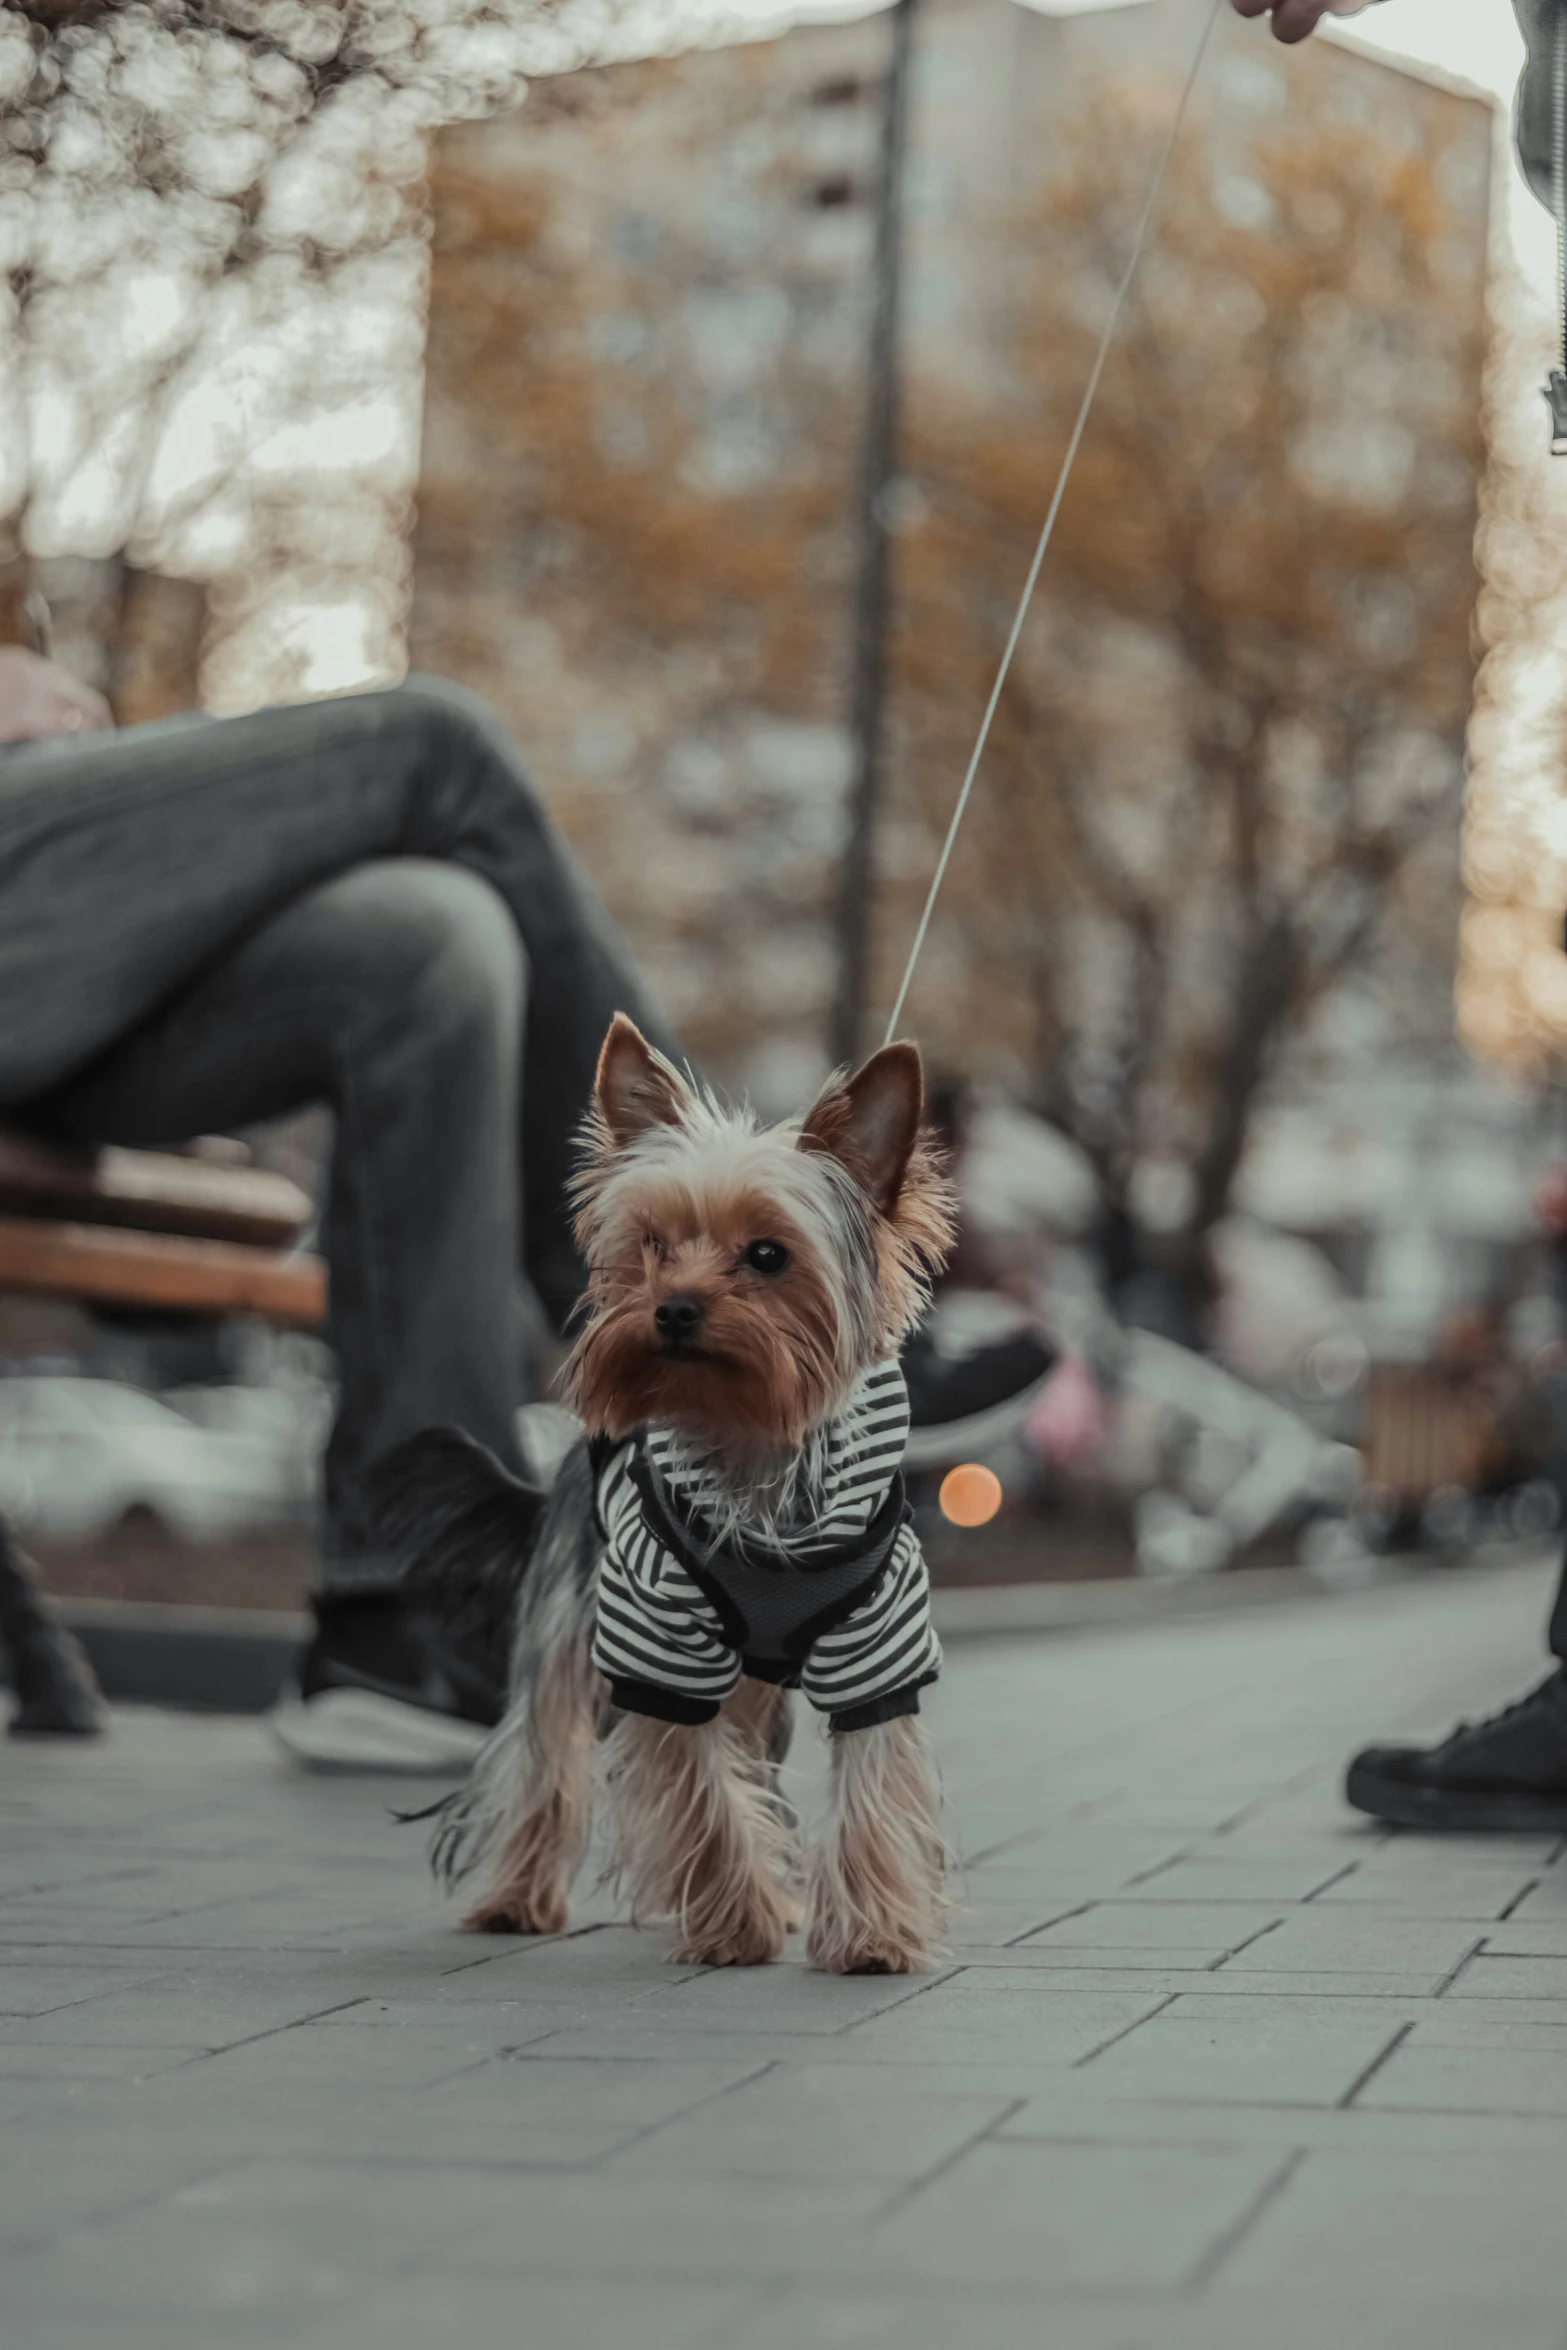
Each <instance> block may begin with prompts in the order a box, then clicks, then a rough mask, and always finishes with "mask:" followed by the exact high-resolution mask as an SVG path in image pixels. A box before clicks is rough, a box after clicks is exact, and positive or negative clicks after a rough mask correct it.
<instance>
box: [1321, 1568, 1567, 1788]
mask: <svg viewBox="0 0 1567 2350" xmlns="http://www.w3.org/2000/svg"><path fill="white" fill-rule="evenodd" d="M1547 1637H1548V1640H1549V1644H1550V1650H1551V1654H1552V1655H1553V1656H1554V1657H1555V1658H1556V1659H1557V1660H1558V1661H1557V1665H1556V1669H1555V1671H1554V1672H1552V1673H1550V1674H1548V1675H1547V1676H1546V1678H1545V1679H1544V1680H1543V1681H1541V1682H1540V1683H1539V1684H1538V1686H1537V1687H1536V1688H1534V1689H1531V1690H1530V1691H1529V1692H1528V1693H1527V1695H1525V1696H1523V1697H1521V1698H1519V1699H1518V1701H1517V1703H1516V1704H1514V1705H1509V1706H1506V1707H1504V1709H1503V1710H1502V1712H1501V1713H1499V1714H1492V1715H1489V1716H1488V1717H1487V1718H1486V1719H1485V1720H1484V1721H1479V1722H1460V1723H1459V1725H1458V1727H1457V1729H1456V1730H1454V1731H1453V1732H1452V1734H1451V1736H1449V1737H1447V1738H1444V1739H1443V1740H1442V1741H1441V1742H1440V1743H1439V1744H1438V1745H1435V1746H1368V1747H1367V1748H1365V1750H1364V1751H1363V1752H1362V1753H1360V1754H1357V1755H1356V1756H1355V1758H1354V1760H1353V1762H1352V1763H1351V1764H1350V1766H1349V1774H1348V1777H1347V1779H1346V1781H1345V1793H1346V1794H1347V1796H1348V1797H1349V1800H1350V1802H1351V1803H1352V1804H1354V1806H1355V1808H1356V1809H1357V1810H1358V1811H1364V1812H1369V1813H1370V1814H1371V1815H1372V1817H1373V1818H1374V1819H1379V1820H1388V1821H1391V1822H1392V1824H1393V1825H1394V1826H1395V1827H1400V1828H1447V1829H1459V1830H1465V1831H1467V1832H1469V1833H1470V1834H1475V1833H1482V1834H1483V1833H1485V1832H1486V1831H1487V1830H1495V1831H1498V1832H1503V1831H1508V1830H1521V1831H1529V1832H1532V1833H1534V1834H1540V1833H1542V1832H1543V1833H1545V1834H1555V1833H1558V1832H1560V1833H1562V1834H1567V1562H1564V1564H1563V1569H1562V1575H1561V1580H1560V1582H1559V1583H1558V1585H1557V1590H1556V1601H1555V1605H1554V1606H1553V1608H1552V1610H1551V1617H1550V1624H1549V1628H1548V1634H1547Z"/></svg>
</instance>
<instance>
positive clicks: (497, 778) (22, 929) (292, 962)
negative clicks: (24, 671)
mask: <svg viewBox="0 0 1567 2350" xmlns="http://www.w3.org/2000/svg"><path fill="white" fill-rule="evenodd" d="M617 1010H623V1011H627V1012H629V1013H630V1014H631V1016H632V1017H633V1018H634V1019H635V1020H636V1021H637V1022H638V1023H639V1025H641V1026H642V1027H643V1029H644V1031H645V1032H646V1033H648V1034H649V1035H651V1036H652V1037H653V1038H654V1039H656V1040H657V1041H658V1042H659V1043H660V1044H662V1045H663V1046H664V1047H665V1049H666V1050H673V1049H674V1048H673V1045H672V1042H671V1039H670V1038H669V1036H668V1034H667V1031H666V1030H665V1029H664V1026H663V1023H662V1022H661V1020H660V1019H659V1017H658V1015H657V1013H656V1012H655V1011H654V1010H653V1008H652V1006H651V1005H650V1004H649V1002H648V999H647V996H646V992H645V990H644V988H643V986H642V983H641V981H640V980H639V979H638V977H637V974H636V971H635V968H634V966H633V964H632V962H631V959H630V956H629V953H628V952H627V950H626V948H625V946H624V944H623V942H622V941H621V940H620V938H619V937H618V936H617V934H616V932H615V930H614V928H613V926H612V925H611V923H610V921H609V919H608V917H607V915H606V914H605V912H604V910H603V908H602V906H601V905H600V904H599V902H598V900H597V899H596V897H595V896H594V894H593V892H592V890H591V889H590V887H589V886H588V884H587V882H586V881H585V879H584V878H583V876H582V874H581V872H580V871H579V869H578V867H577V866H576V864H575V862H574V861H573V859H572V857H571V855H570V853H569V851H568V850H567V849H566V847H565V846H564V844H563V843H562V841H561V840H560V839H559V837H558V836H557V834H556V833H555V832H554V831H553V829H552V828H551V826H550V823H549V820H548V818H547V817H546V815H545V814H544V811H543V809H542V808H541V807H540V805H539V802H538V800H537V798H536V797H535V795H534V792H533V790H532V788H531V786H530V784H529V782H528V779H527V776H526V775H525V773H524V771H523V769H522V766H521V764H520V762H519V760H518V758H517V755H516V752H515V750H514V749H513V747H512V745H511V743H510V742H509V740H508V739H507V737H506V735H505V734H504V732H503V730H502V729H501V727H500V725H499V723H498V722H497V720H496V719H495V718H494V717H493V716H492V714H491V713H490V712H489V711H488V710H487V709H486V708H485V706H484V705H483V704H482V703H481V702H479V701H477V700H476V699H475V698H474V697H473V696H471V695H469V694H467V693H465V692H463V691H462V690H461V689H459V688H456V687H453V686H448V685H445V684H441V683H439V682H435V681H430V680H414V681H411V682H410V683H409V684H407V685H405V686H400V687H397V688H395V689H393V690H390V691H387V692H380V693H368V694H360V695H354V696H350V697H348V698H345V699H343V700H340V701H332V702H320V703H314V704H307V705H303V706H300V707H297V708H285V709H273V710H263V711H260V712H258V713H256V714H255V715H254V716H252V717H247V718H234V719H223V720H214V719H208V720H199V719H177V720H172V721H169V722H167V723H164V724H159V725H154V726H143V727H136V728H132V729H130V730H128V731H126V732H124V733H121V734H103V735H92V736H88V737H86V738H82V737H74V736H73V737H71V738H69V739H61V740H57V741H53V742H47V743H40V744H36V745H33V744H28V745H21V746H16V747H14V748H12V749H10V750H8V751H6V752H5V753H4V754H3V755H0V1113H3V1114H4V1115H5V1116H7V1117H9V1118H11V1119H12V1120H13V1121H14V1122H16V1123H19V1124H23V1125H27V1126H30V1127H33V1128H35V1129H36V1130H38V1131H40V1132H42V1133H46V1134H50V1135H53V1136H56V1137H60V1138H64V1139H68V1140H73V1141H84V1142H120V1143H127V1144H142V1145H148V1144H158V1143H169V1142H177V1141H182V1140H184V1139H186V1138H188V1137H189V1136H190V1135H192V1134H194V1133H200V1132H205V1131H211V1130H214V1129H217V1130H223V1129H226V1128H231V1127H234V1126H238V1125H247V1124H250V1123H252V1122H254V1121H257V1120H261V1119H266V1118H272V1117H277V1116H280V1115H282V1114H284V1113H285V1112H288V1111H290V1110H293V1109H297V1108H299V1107H301V1106H303V1105H305V1104H308V1103H312V1102H326V1103H328V1104H329V1105H330V1107H331V1108H332V1110H333V1112H334V1114H335V1130H336V1131H335V1142H334V1149H333V1161H332V1173H331V1183H330V1192H329V1197H328V1200H327V1204H326V1215H325V1232H324V1247H325V1252H326V1256H327V1260H328V1266H329V1270H330V1288H331V1305H330V1329H329V1335H330V1338H331V1341H332V1345H333V1347H334V1350H335V1352H336V1355H337V1361H338V1367H339V1376H340V1381H341V1403H340V1409H339V1414H338V1420H337V1425H336V1427H335V1429H334V1431H333V1435H332V1440H331V1443H330V1446H329V1448H328V1454H327V1526H326V1530H325V1537H324V1547H325V1559H324V1572H325V1575H326V1579H327V1580H328V1581H329V1582H330V1581H332V1580H334V1579H337V1580H352V1579H354V1578H355V1577H356V1575H361V1576H362V1575H363V1574H364V1573H365V1571H366V1570H367V1569H368V1570H370V1571H373V1570H374V1567H375V1562H374V1561H373V1559H372V1558H370V1557H369V1556H368V1555H367V1538H366V1520H365V1515H364V1506H363V1499H362V1494H363V1480H364V1476H365V1472H366V1470H367V1469H368V1467H369V1466H370V1465H371V1464H372V1463H373V1462H374V1461H375V1460H376V1459H377V1458H378V1457H379V1456H380V1455H381V1454H382V1453H383V1452H384V1451H386V1450H387V1449H388V1448H389V1447H390V1446H391V1445H393V1444H395V1443H396V1442H397V1441H398V1440H399V1439H400V1438H401V1437H404V1436H407V1435H410V1434H413V1433H414V1432H416V1431H417V1430H419V1429H421V1428H425V1427H429V1426H433V1425H443V1424H457V1425H460V1426H462V1427H464V1428H466V1429H467V1430H468V1431H469V1432H470V1433H471V1434H473V1435H474V1436H477V1437H478V1438H479V1439H480V1440H481V1441H482V1442H484V1443H486V1444H488V1445H490V1446H491V1447H492V1448H493V1449H494V1450H496V1451H497V1452H499V1453H500V1454H501V1456H502V1457H503V1458H508V1457H511V1456H512V1454H513V1449H514V1437H513V1414H514V1412H515V1409H516V1406H517V1404H518V1403H519V1402H521V1401H522V1400H524V1397H525V1393H526V1387H525V1366H524V1362H523V1348H522V1317H521V1314H520V1312H519V1298H518V1287H517V1284H518V1278H519V1272H521V1273H525V1274H526V1276H527V1278H528V1279H530V1280H531V1281H532V1283H533V1286H534V1288H535V1290H536V1292H537V1294H538V1297H539V1299H540V1301H541V1303H542V1304H543V1306H544V1309H545V1311H546V1313H547V1314H548V1315H549V1317H550V1318H551V1319H552V1320H553V1321H554V1322H555V1323H556V1325H557V1326H559V1325H560V1324H561V1323H562V1322H563V1321H564V1319H565V1317H566V1315H567V1314H568V1313H569V1311H570V1308H571V1305H572V1303H573V1302H574V1300H575V1297H576V1295H577V1292H578V1288H579V1284H580V1269H579V1266H578V1261H577V1257H576V1253H575V1250H574V1248H573V1246H572V1240H571V1232H570V1224H569V1219H568V1215H567V1211H566V1204H565V1189H566V1182H567V1178H568V1176H569V1173H570V1166H571V1145H572V1137H573V1133H574V1130H575V1128H576V1126H577V1123H578V1120H579V1119H580V1117H581V1115H582V1112H583V1110H584V1109H585V1108H586V1106H587V1101H588V1096H589V1093H590V1090H591V1086H592V1080H593V1071H594V1065H595V1061H596V1057H597V1053H598V1049H599V1045H600V1043H601V1042H602V1039H603V1035H604V1031H605V1029H606V1027H607V1026H608V1024H609V1020H610V1018H611V1015H612V1014H613V1013H614V1012H616V1011H617Z"/></svg>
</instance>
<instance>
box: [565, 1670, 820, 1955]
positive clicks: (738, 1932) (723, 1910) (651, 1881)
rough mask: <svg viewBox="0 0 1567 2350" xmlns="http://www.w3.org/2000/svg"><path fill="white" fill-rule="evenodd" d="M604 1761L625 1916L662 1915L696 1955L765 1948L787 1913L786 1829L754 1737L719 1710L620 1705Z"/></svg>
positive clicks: (771, 1949) (775, 1945) (681, 1950)
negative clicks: (661, 1710)
mask: <svg viewBox="0 0 1567 2350" xmlns="http://www.w3.org/2000/svg"><path fill="white" fill-rule="evenodd" d="M605 1761H606V1781H607V1786H608V1791H609V1796H610V1800H611V1803H612V1805H613V1808H614V1815H615V1837H616V1846H615V1855H616V1857H615V1862H614V1864H613V1872H612V1873H613V1874H614V1876H615V1877H616V1879H617V1881H623V1882H624V1883H625V1884H626V1885H627V1886H628V1887H629V1889H630V1894H631V1914H632V1917H633V1919H635V1920H637V1921H638V1922H641V1921H642V1920H644V1919H648V1918H655V1917H657V1918H665V1917H667V1918H673V1919H674V1921H675V1927H676V1931H677V1933H678V1935H679V1943H678V1947H677V1951H676V1955H677V1957H679V1958H682V1959H685V1960H687V1961H694V1962H696V1963H697V1964H699V1965H702V1966H763V1965H765V1964H766V1962H767V1961H768V1960H769V1959H773V1958H776V1957H777V1956H778V1954H779V1952H780V1951H781V1950H782V1949H783V1946H784V1937H785V1935H786V1934H787V1933H788V1931H789V1929H790V1927H791V1925H792V1924H793V1923H794V1917H793V1904H792V1902H791V1900H790V1896H789V1892H788V1888H787V1876H788V1869H789V1858H790V1852H789V1845H790V1836H789V1828H788V1823H787V1821H786V1820H785V1819H784V1817H783V1814H782V1812H781V1809H780V1806H779V1804H778V1800H777V1797H776V1795H775V1794H774V1792H773V1789H772V1787H771V1785H770V1783H769V1778H768V1773H767V1767H766V1765H765V1763H764V1761H763V1759H762V1758H761V1757H760V1756H759V1754H758V1752H757V1748H756V1744H755V1741H754V1738H748V1737H747V1736H745V1735H744V1734H743V1733H742V1731H741V1730H740V1729H738V1728H737V1727H736V1725H735V1724H734V1723H733V1722H732V1721H726V1720H725V1719H724V1718H723V1717H722V1716H720V1717H719V1718H718V1719H717V1720H716V1721H711V1722H703V1723H702V1724H700V1726H698V1727H694V1728H693V1727H688V1726H686V1725H684V1724H677V1723H673V1722H657V1721H650V1720H649V1719H647V1717H646V1716H644V1715H642V1714H623V1715H622V1716H621V1718H620V1720H619V1721H618V1722H617V1723H616V1724H615V1727H614V1729H613V1731H612V1732H611V1733H610V1738H609V1742H608V1747H607V1750H606V1758H605Z"/></svg>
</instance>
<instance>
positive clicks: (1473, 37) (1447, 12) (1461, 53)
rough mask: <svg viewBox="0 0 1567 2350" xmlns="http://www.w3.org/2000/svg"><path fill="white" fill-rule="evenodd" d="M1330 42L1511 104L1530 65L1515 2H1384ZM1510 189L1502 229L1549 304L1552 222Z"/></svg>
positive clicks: (1519, 188)
mask: <svg viewBox="0 0 1567 2350" xmlns="http://www.w3.org/2000/svg"><path fill="white" fill-rule="evenodd" d="M1255 29H1256V30H1257V31H1258V32H1260V31H1261V27H1260V26H1258V27H1256V28H1255ZM1329 37H1330V38H1332V39H1336V40H1342V41H1344V42H1345V43H1346V45H1348V46H1350V47H1352V48H1357V49H1375V50H1381V51H1383V52H1384V53H1385V54H1387V55H1388V56H1390V57H1393V58H1400V59H1402V58H1408V59H1410V60H1412V61H1413V62H1414V63H1416V64H1418V65H1424V66H1435V67H1436V68H1437V69H1438V70H1439V71H1441V72H1443V73H1447V74H1453V75H1455V76H1457V77H1458V78H1459V79H1461V80H1463V81H1466V82H1471V83H1473V84H1474V85H1475V87H1476V88H1478V89H1481V90H1487V91H1489V92H1490V93H1491V94H1492V95H1493V96H1494V97H1497V98H1500V99H1502V100H1503V101H1504V102H1505V103H1506V104H1508V105H1509V106H1510V105H1511V102H1512V94H1513V88H1514V85H1515V83H1516V82H1517V79H1518V75H1519V72H1520V69H1521V68H1522V65H1523V55H1524V50H1523V40H1522V37H1521V35H1520V34H1519V31H1518V25H1517V22H1516V20H1515V18H1514V16H1513V12H1512V9H1511V8H1510V7H1509V5H1508V0H1383V4H1382V5H1381V6H1379V7H1373V8H1368V9H1367V10H1366V11H1365V14H1364V15H1363V16H1357V17H1355V18H1353V19H1352V20H1350V22H1349V23H1347V24H1344V25H1334V26H1332V27H1331V28H1330V34H1329ZM1508 184H1509V190H1510V202H1509V204H1508V208H1507V215H1506V219H1505V221H1504V222H1499V223H1498V227H1500V228H1504V229H1505V231H1506V232H1507V233H1508V234H1509V235H1510V238H1511V241H1512V244H1513V247H1514V250H1515V251H1516V253H1517V255H1518V259H1519V261H1520V263H1521V264H1522V266H1523V268H1524V270H1525V272H1526V274H1527V276H1528V277H1529V279H1530V281H1531V283H1535V282H1537V283H1538V284H1539V285H1540V286H1541V288H1542V294H1541V299H1542V300H1543V301H1549V300H1550V299H1551V298H1552V288H1553V285H1554V280H1555V270H1556V248H1555V237H1554V232H1553V230H1552V227H1551V222H1550V219H1549V217H1548V215H1547V213H1546V211H1545V209H1544V207H1543V206H1542V205H1540V204H1538V203H1537V202H1536V201H1535V199H1534V197H1533V196H1531V195H1530V193H1529V191H1528V189H1527V188H1526V187H1525V186H1524V184H1523V179H1522V177H1521V175H1520V174H1519V173H1518V172H1516V171H1514V172H1513V173H1511V174H1510V175H1509V183H1508Z"/></svg>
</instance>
